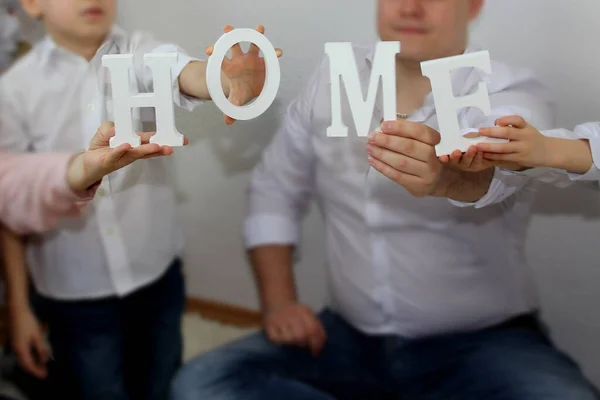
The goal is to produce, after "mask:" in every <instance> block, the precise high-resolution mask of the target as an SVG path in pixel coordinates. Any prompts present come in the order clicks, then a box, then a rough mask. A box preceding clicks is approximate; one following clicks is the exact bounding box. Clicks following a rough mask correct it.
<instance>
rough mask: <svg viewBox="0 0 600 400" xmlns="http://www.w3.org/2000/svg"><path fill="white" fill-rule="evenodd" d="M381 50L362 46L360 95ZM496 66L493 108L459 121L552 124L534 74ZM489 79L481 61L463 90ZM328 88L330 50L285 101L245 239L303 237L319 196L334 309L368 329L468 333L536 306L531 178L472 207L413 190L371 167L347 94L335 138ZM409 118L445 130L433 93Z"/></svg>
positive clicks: (455, 76) (254, 186)
mask: <svg viewBox="0 0 600 400" xmlns="http://www.w3.org/2000/svg"><path fill="white" fill-rule="evenodd" d="M473 50H476V49H474V48H472V49H469V50H467V51H468V52H470V51H473ZM373 54H374V47H355V56H356V60H357V63H358V67H359V76H360V79H361V84H362V90H363V93H366V92H367V88H368V85H369V82H370V74H371V65H372V60H373ZM492 71H493V74H492V75H491V76H490V81H489V84H488V85H489V86H488V89H489V93H490V98H491V105H492V115H490V116H488V117H485V116H483V114H482V113H481V112H480V111H479V110H477V109H475V108H468V109H464V110H461V111H460V115H459V120H460V124H461V128H462V129H469V128H478V127H481V126H493V123H494V120H495V119H496V118H498V117H501V116H506V115H511V114H519V115H522V116H524V117H525V118H526V119H527V120H528V121H531V122H532V123H533V124H536V126H539V127H542V129H543V127H545V128H550V127H551V126H552V115H553V113H552V106H551V102H550V101H549V99H548V97H547V91H546V89H545V88H544V87H543V86H542V85H541V84H540V83H539V82H538V81H536V79H535V78H534V77H533V75H532V74H531V73H529V72H528V71H524V70H517V69H512V68H509V67H508V66H506V65H504V64H501V63H499V62H493V64H492ZM484 76H485V75H484V74H483V73H482V72H480V71H479V70H476V69H473V68H466V69H459V70H456V71H454V72H453V73H452V82H453V87H454V89H455V95H465V94H468V93H469V92H470V91H471V90H475V89H476V88H477V85H478V83H479V82H480V80H481V79H483V78H484ZM330 90H331V89H330V72H329V64H328V62H327V59H325V60H324V61H323V63H322V64H321V66H320V67H319V68H318V70H317V71H316V73H315V75H314V76H313V77H312V79H311V80H310V82H308V83H307V84H306V86H305V88H304V90H303V91H302V93H301V94H300V95H299V96H298V97H297V98H296V99H295V100H294V101H293V103H292V104H291V105H290V106H289V109H288V112H287V115H286V117H285V121H284V123H283V126H282V127H281V129H280V130H279V131H278V132H277V134H276V136H275V138H274V139H273V141H272V142H271V143H270V145H269V147H268V149H267V150H266V151H265V153H264V156H263V159H262V161H261V163H260V164H259V165H258V166H257V168H256V170H255V171H254V174H253V178H252V181H251V185H250V187H249V204H248V216H247V220H246V228H245V230H246V245H247V247H248V248H253V247H255V246H260V245H266V244H283V245H285V244H293V245H296V246H298V245H300V240H299V238H300V223H301V219H302V217H303V215H304V213H305V211H306V209H307V206H308V204H309V201H310V200H311V198H312V197H313V195H314V197H315V198H316V201H317V203H318V205H319V207H320V210H321V212H322V215H323V218H324V221H325V227H326V228H325V229H326V239H327V261H328V272H329V279H330V282H329V287H330V289H331V292H330V297H331V301H330V306H331V307H332V308H333V309H334V310H336V311H337V312H339V313H340V314H341V315H342V316H343V317H345V319H346V320H348V321H349V322H350V323H351V324H352V325H354V326H355V327H356V328H358V329H360V330H362V331H363V332H366V333H372V334H386V333H388V334H398V335H402V336H405V337H418V336H424V335H430V334H436V333H440V332H450V331H464V330H469V329H478V328H481V327H485V326H489V325H491V324H494V323H498V322H500V321H503V320H505V319H507V318H510V317H512V316H515V315H517V314H520V313H526V312H528V311H531V310H534V309H536V308H537V306H538V303H537V297H536V294H535V291H534V289H533V285H532V279H531V276H530V273H529V269H528V266H527V264H526V261H525V257H524V242H525V234H526V229H527V223H528V219H529V214H530V207H531V203H532V199H533V195H534V188H533V185H532V183H531V180H528V179H527V178H524V177H512V176H510V177H508V179H509V180H508V181H507V177H505V175H504V174H501V173H497V174H496V176H495V178H494V181H493V183H492V186H491V188H493V187H497V186H509V185H512V184H514V182H513V181H511V180H518V185H519V189H520V190H519V191H518V193H516V194H514V195H512V196H505V195H504V192H498V191H492V192H490V193H488V194H487V195H486V196H485V197H484V198H482V199H481V203H478V204H475V205H476V207H468V205H467V204H461V205H462V206H463V207H457V206H455V205H453V204H452V203H453V202H450V201H448V200H447V199H442V198H433V197H428V198H416V197H413V196H412V195H410V194H409V193H408V192H407V191H406V190H405V189H404V188H403V187H401V186H400V185H398V184H396V183H394V182H393V181H391V180H389V179H388V178H386V177H384V176H383V175H381V174H380V173H379V172H377V171H376V170H374V169H370V171H369V173H368V174H367V170H369V165H368V162H367V154H366V139H365V138H359V137H357V136H356V131H355V129H354V123H353V119H352V116H351V112H350V108H349V106H348V102H347V100H345V97H344V96H342V99H343V100H342V110H343V111H342V116H343V121H344V123H345V124H346V125H347V126H348V128H349V130H350V132H349V137H347V138H331V137H327V134H326V129H327V127H328V126H329V125H330V123H331V102H330V95H331V94H330ZM381 110H382V103H381V96H379V98H378V100H377V105H376V107H375V111H374V113H373V118H372V123H371V130H374V129H375V128H377V127H378V126H379V124H380V122H381V120H382V117H383V114H382V112H381ZM410 120H412V121H418V122H423V123H425V124H426V125H428V126H430V127H432V128H434V129H437V128H438V124H437V118H436V113H435V107H434V103H433V97H432V94H431V93H430V94H429V95H428V96H427V98H426V99H425V102H424V105H423V107H422V108H421V109H419V110H418V111H416V112H415V113H414V114H413V115H411V116H410ZM524 182H529V183H524ZM505 197H509V198H505ZM481 205H488V206H487V207H485V208H480V206H481Z"/></svg>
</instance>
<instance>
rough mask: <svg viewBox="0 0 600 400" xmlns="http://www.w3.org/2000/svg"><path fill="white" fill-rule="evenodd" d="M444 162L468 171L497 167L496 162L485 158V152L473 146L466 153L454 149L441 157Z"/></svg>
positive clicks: (451, 166)
mask: <svg viewBox="0 0 600 400" xmlns="http://www.w3.org/2000/svg"><path fill="white" fill-rule="evenodd" d="M439 160H440V162H441V163H442V164H444V165H446V166H448V167H450V168H453V169H457V170H460V171H466V172H480V171H483V170H486V169H488V168H493V167H495V164H494V162H492V161H489V160H486V159H484V157H483V152H481V151H477V147H475V146H471V147H469V148H468V150H467V151H466V153H464V154H463V153H462V152H461V151H460V150H454V151H453V152H452V154H450V155H449V156H448V155H444V156H441V157H439Z"/></svg>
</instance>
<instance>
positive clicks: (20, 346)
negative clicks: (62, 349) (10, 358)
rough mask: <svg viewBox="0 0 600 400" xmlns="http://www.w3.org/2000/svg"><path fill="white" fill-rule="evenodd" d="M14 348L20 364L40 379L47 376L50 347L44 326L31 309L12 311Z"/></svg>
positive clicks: (11, 324)
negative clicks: (46, 340)
mask: <svg viewBox="0 0 600 400" xmlns="http://www.w3.org/2000/svg"><path fill="white" fill-rule="evenodd" d="M10 330H11V341H12V348H13V351H14V352H15V355H16V356H17V360H18V362H19V365H20V366H21V368H23V370H25V371H26V372H27V373H29V374H31V375H33V376H35V377H36V378H38V379H44V378H46V375H47V374H48V370H47V368H46V363H47V362H48V352H49V351H48V347H47V345H46V342H45V340H44V335H43V333H42V327H41V326H40V323H39V322H38V320H37V319H36V317H35V316H34V315H33V312H32V311H31V310H30V309H29V308H26V309H23V310H21V311H18V312H17V311H11V312H10Z"/></svg>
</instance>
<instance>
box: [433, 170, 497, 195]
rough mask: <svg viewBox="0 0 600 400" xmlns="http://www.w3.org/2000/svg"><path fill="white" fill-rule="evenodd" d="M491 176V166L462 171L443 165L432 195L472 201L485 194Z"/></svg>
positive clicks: (492, 173) (492, 176) (492, 174)
mask: <svg viewBox="0 0 600 400" xmlns="http://www.w3.org/2000/svg"><path fill="white" fill-rule="evenodd" d="M493 178H494V169H493V168H489V169H487V170H485V171H481V172H464V171H457V170H453V169H451V168H447V167H444V170H443V172H442V177H441V178H440V182H439V184H438V188H437V189H436V191H435V193H434V196H437V197H446V198H449V199H451V200H455V201H460V202H464V203H474V202H476V201H478V200H479V199H481V198H482V197H483V196H485V195H486V193H487V192H488V190H489V188H490V185H491V183H492V179H493Z"/></svg>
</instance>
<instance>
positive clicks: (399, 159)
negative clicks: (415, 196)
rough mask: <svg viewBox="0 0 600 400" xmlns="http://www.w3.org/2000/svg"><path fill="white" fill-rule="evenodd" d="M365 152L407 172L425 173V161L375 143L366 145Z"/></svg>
mask: <svg viewBox="0 0 600 400" xmlns="http://www.w3.org/2000/svg"><path fill="white" fill-rule="evenodd" d="M367 153H368V154H369V156H370V157H371V158H375V159H377V160H380V161H381V162H383V163H384V164H387V165H389V166H391V167H392V168H394V169H397V170H399V171H402V172H404V173H407V174H411V175H415V176H422V175H424V174H426V173H427V164H426V163H425V162H422V161H419V160H415V159H413V158H411V157H407V156H406V155H404V154H400V153H396V152H393V151H390V150H387V149H384V148H381V147H378V146H375V145H371V144H370V145H368V146H367Z"/></svg>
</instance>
